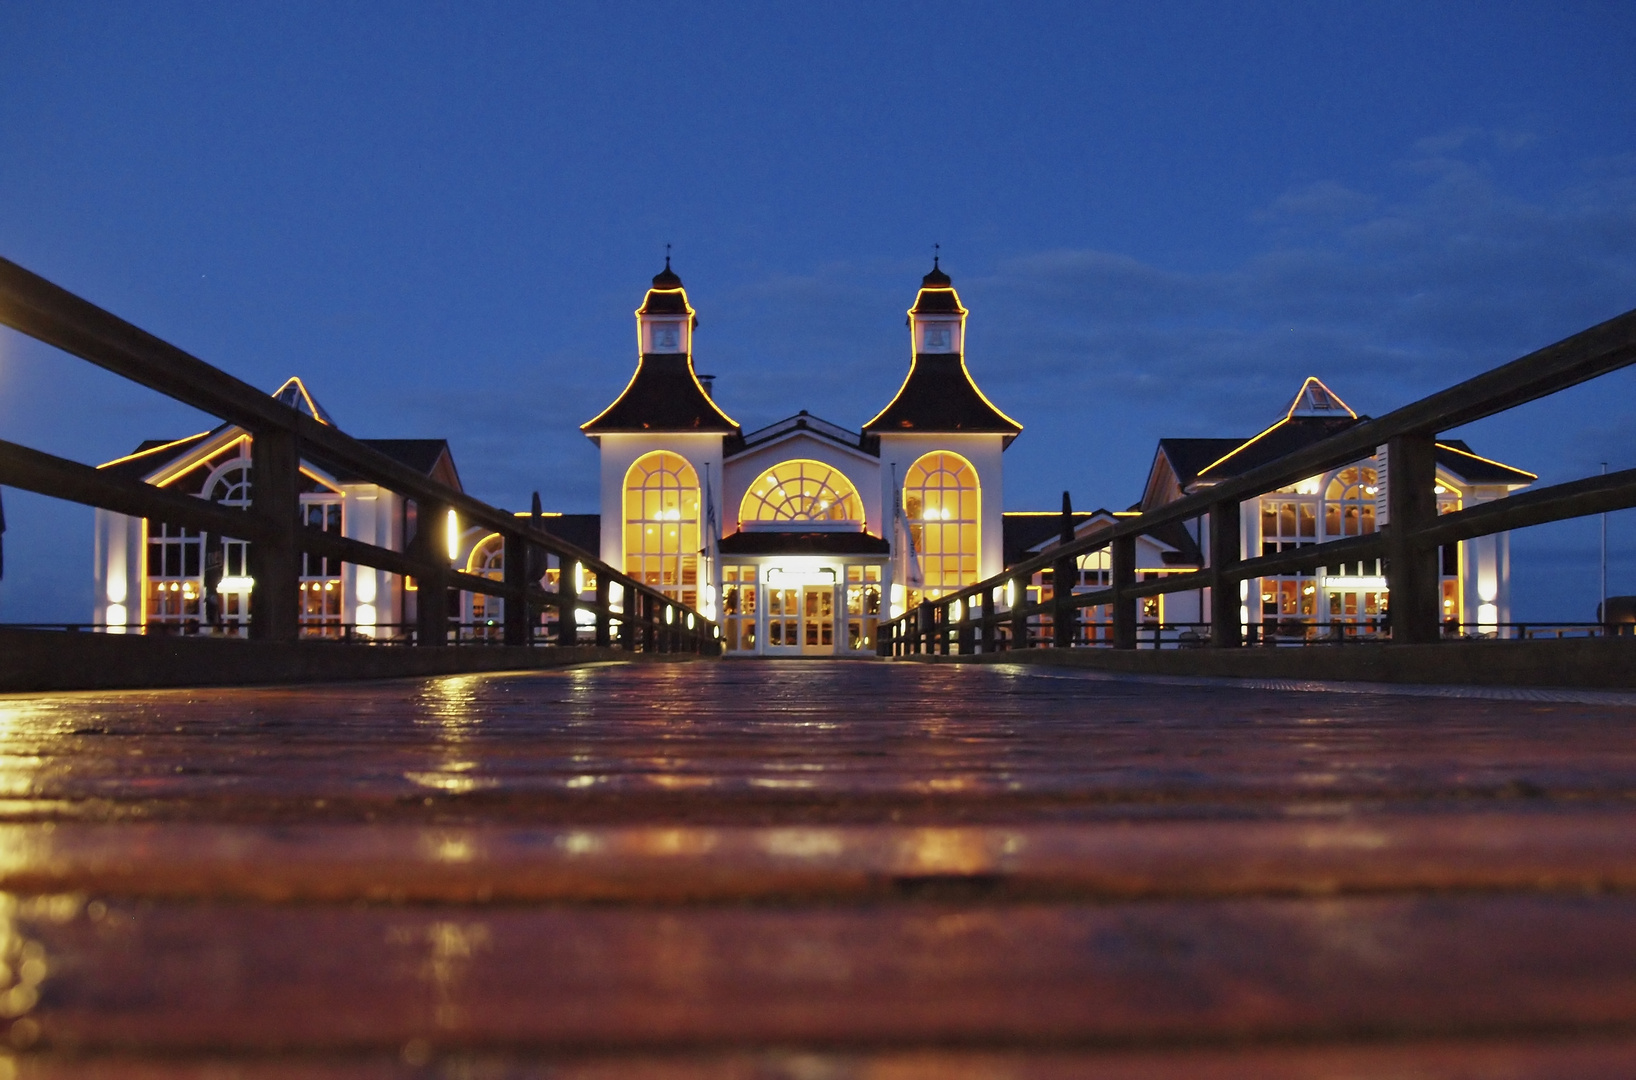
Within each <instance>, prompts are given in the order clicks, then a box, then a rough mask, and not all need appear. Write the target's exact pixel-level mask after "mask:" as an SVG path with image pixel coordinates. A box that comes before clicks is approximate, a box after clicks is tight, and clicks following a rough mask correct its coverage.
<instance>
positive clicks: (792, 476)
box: [738, 459, 863, 525]
mask: <svg viewBox="0 0 1636 1080" xmlns="http://www.w3.org/2000/svg"><path fill="white" fill-rule="evenodd" d="M738 519H739V522H740V524H743V523H744V522H749V521H836V522H856V523H858V524H860V525H861V524H862V522H863V504H862V503H861V502H859V501H858V489H857V487H856V486H854V485H853V483H852V481H851V480H848V479H847V478H846V474H845V473H843V472H841V470H839V469H835V468H831V467H830V466H828V465H825V464H824V463H823V462H821V461H807V460H801V459H797V460H794V461H783V462H779V463H778V464H777V465H774V466H773V467H772V468H770V469H768V470H767V471H766V472H764V473H762V474H761V475H760V476H758V477H756V482H755V483H753V484H751V485H750V490H749V491H747V492H745V493H744V501H743V502H742V503H740V504H739V511H738Z"/></svg>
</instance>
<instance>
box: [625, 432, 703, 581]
mask: <svg viewBox="0 0 1636 1080" xmlns="http://www.w3.org/2000/svg"><path fill="white" fill-rule="evenodd" d="M625 573H627V574H629V575H630V576H631V577H633V578H635V579H636V580H637V581H640V582H642V583H643V584H646V585H651V586H652V587H654V588H655V589H658V590H660V591H661V592H663V593H665V594H666V595H668V596H670V597H672V598H673V599H675V600H677V601H679V602H681V603H683V604H685V605H687V606H688V607H696V606H697V601H698V590H699V474H698V473H697V472H695V471H694V470H693V466H691V465H689V464H688V463H687V460H686V459H685V458H683V457H682V456H681V455H680V454H673V453H671V452H670V451H668V450H657V451H654V452H653V453H651V454H644V455H643V456H642V457H640V458H638V459H637V460H636V463H635V464H634V465H632V466H631V467H630V471H629V472H627V473H626V474H625Z"/></svg>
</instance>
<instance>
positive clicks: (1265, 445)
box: [1140, 378, 1539, 509]
mask: <svg viewBox="0 0 1636 1080" xmlns="http://www.w3.org/2000/svg"><path fill="white" fill-rule="evenodd" d="M1368 419H1369V418H1368V417H1367V416H1359V415H1358V414H1357V413H1355V412H1353V411H1352V409H1351V408H1350V407H1349V406H1348V405H1347V404H1346V402H1344V401H1342V400H1341V399H1340V397H1339V396H1338V395H1337V394H1336V393H1335V392H1334V391H1333V390H1331V389H1329V387H1327V386H1325V385H1324V384H1323V382H1322V381H1320V380H1319V379H1316V378H1308V379H1306V381H1304V382H1303V383H1302V384H1301V389H1300V390H1299V391H1298V392H1297V393H1296V395H1295V398H1294V400H1292V401H1291V402H1290V405H1289V408H1288V409H1286V410H1285V411H1284V416H1283V418H1282V419H1280V420H1279V421H1278V422H1277V423H1275V424H1273V425H1272V426H1271V427H1269V428H1267V429H1266V430H1265V431H1262V432H1261V433H1260V434H1258V435H1255V436H1254V437H1252V438H1249V439H1160V440H1159V449H1158V453H1157V454H1156V455H1155V456H1154V460H1153V467H1152V469H1150V470H1149V472H1148V480H1147V487H1146V489H1145V490H1144V492H1143V496H1142V502H1141V504H1140V505H1141V506H1143V507H1144V508H1147V509H1152V508H1153V507H1155V506H1160V505H1163V504H1164V503H1166V502H1168V501H1170V500H1171V499H1173V498H1176V497H1178V496H1179V495H1181V494H1185V493H1187V492H1189V491H1192V490H1195V489H1196V488H1197V487H1199V486H1208V485H1210V484H1215V483H1220V482H1221V481H1223V480H1227V479H1229V478H1231V477H1234V476H1239V475H1242V474H1244V473H1246V472H1249V471H1250V470H1251V469H1254V468H1257V467H1259V466H1261V465H1265V464H1267V463H1268V462H1271V461H1275V460H1277V459H1278V458H1281V457H1283V456H1285V455H1286V454H1290V453H1293V452H1295V451H1296V450H1299V449H1301V448H1302V447H1304V446H1309V445H1311V444H1312V443H1315V442H1319V441H1321V440H1323V439H1327V438H1329V437H1330V436H1331V435H1334V434H1337V433H1338V432H1342V431H1345V430H1346V429H1347V428H1350V427H1352V426H1353V425H1355V424H1360V423H1363V422H1364V421H1366V420H1368ZM1437 465H1438V467H1439V468H1440V469H1442V470H1444V471H1445V472H1447V473H1448V474H1450V475H1451V476H1456V477H1459V478H1460V479H1461V480H1462V481H1464V482H1465V483H1469V484H1505V485H1508V486H1511V487H1523V486H1526V485H1528V484H1531V483H1533V482H1534V481H1535V480H1537V479H1539V478H1538V477H1537V476H1535V475H1534V474H1533V473H1531V472H1527V471H1525V470H1523V469H1518V468H1515V467H1513V466H1510V465H1506V464H1503V463H1501V462H1498V461H1494V460H1492V459H1490V458H1485V457H1483V456H1482V455H1480V454H1476V453H1474V452H1473V451H1472V450H1471V448H1470V447H1469V446H1467V445H1466V444H1465V443H1464V442H1463V441H1461V440H1459V439H1443V440H1440V441H1439V442H1438V443H1437ZM1160 489H1163V490H1160Z"/></svg>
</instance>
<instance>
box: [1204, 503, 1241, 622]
mask: <svg viewBox="0 0 1636 1080" xmlns="http://www.w3.org/2000/svg"><path fill="white" fill-rule="evenodd" d="M1238 515H1239V503H1238V500H1236V499H1228V500H1226V501H1224V502H1218V503H1216V504H1214V505H1213V506H1211V507H1210V644H1211V646H1212V647H1214V648H1217V649H1236V648H1238V647H1239V645H1241V644H1242V643H1243V639H1244V620H1243V619H1241V618H1239V610H1238V609H1239V607H1240V605H1239V602H1238V583H1237V582H1236V581H1234V580H1233V579H1231V578H1229V577H1227V576H1226V575H1227V571H1228V569H1230V568H1231V567H1232V566H1233V564H1234V563H1237V562H1238V561H1239V560H1240V559H1241V558H1242V557H1243V545H1242V542H1241V540H1240V537H1239V521H1238Z"/></svg>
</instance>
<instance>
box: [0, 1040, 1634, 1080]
mask: <svg viewBox="0 0 1636 1080" xmlns="http://www.w3.org/2000/svg"><path fill="white" fill-rule="evenodd" d="M20 1064H21V1067H20V1068H19V1069H18V1071H17V1073H16V1077H17V1080H224V1078H228V1077H231V1078H232V1080H416V1078H424V1077H426V1076H428V1075H431V1076H442V1077H456V1078H468V1077H469V1078H471V1080H815V1078H821V1080H1081V1078H1083V1077H1087V1076H1094V1077H1096V1078H1097V1080H1173V1078H1176V1077H1186V1078H1188V1080H1313V1078H1326V1080H1327V1078H1345V1080H1406V1078H1412V1080H1565V1078H1569V1077H1571V1078H1573V1080H1629V1077H1630V1076H1631V1074H1632V1071H1633V1066H1636V1040H1632V1039H1630V1038H1628V1037H1627V1038H1606V1037H1601V1038H1598V1037H1594V1036H1592V1037H1578V1038H1571V1039H1536V1040H1526V1041H1524V1040H1515V1039H1511V1040H1495V1041H1493V1042H1473V1041H1469V1040H1468V1041H1457V1040H1445V1041H1431V1042H1424V1041H1423V1042H1409V1043H1402V1044H1387V1045H1378V1044H1377V1045H1369V1044H1363V1045H1357V1044H1353V1045H1342V1046H1322V1047H1311V1046H1273V1047H1264V1046H1262V1047H1242V1046H1237V1047H1193V1048H1189V1049H1183V1050H1162V1049H1160V1050H1155V1049H1140V1050H1129V1049H1125V1050H1118V1049H1115V1050H1089V1049H1079V1050H1063V1049H1058V1050H1042V1051H1034V1052H1029V1051H1016V1050H1012V1051H1004V1050H992V1049H978V1050H968V1051H958V1050H948V1049H943V1050H907V1051H906V1050H897V1051H892V1050H887V1051H876V1052H864V1053H859V1052H853V1053H845V1052H835V1051H833V1050H829V1051H813V1050H806V1051H801V1050H781V1051H780V1050H774V1051H760V1052H726V1053H721V1052H709V1051H703V1052H701V1051H679V1052H676V1053H671V1054H666V1055H663V1056H655V1055H650V1054H596V1055H585V1054H572V1053H553V1054H517V1053H477V1054H474V1053H471V1052H454V1053H438V1052H436V1051H435V1050H434V1049H433V1048H432V1047H431V1046H430V1045H429V1044H423V1043H418V1042H411V1043H407V1044H405V1046H404V1047H403V1048H401V1049H399V1050H398V1051H397V1052H396V1053H383V1054H374V1055H369V1054H356V1055H325V1056H307V1057H295V1058H294V1059H293V1060H292V1059H283V1060H268V1059H266V1058H258V1057H222V1056H209V1055H205V1056H201V1057H198V1058H180V1059H178V1058H176V1057H162V1058H153V1057H135V1056H131V1055H128V1054H110V1055H98V1056H81V1055H62V1054H51V1055H41V1056H38V1057H30V1058H25V1059H23V1061H22V1062H21V1063H20Z"/></svg>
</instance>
